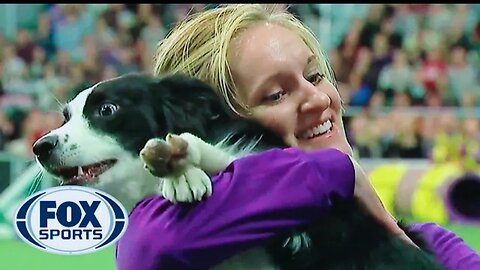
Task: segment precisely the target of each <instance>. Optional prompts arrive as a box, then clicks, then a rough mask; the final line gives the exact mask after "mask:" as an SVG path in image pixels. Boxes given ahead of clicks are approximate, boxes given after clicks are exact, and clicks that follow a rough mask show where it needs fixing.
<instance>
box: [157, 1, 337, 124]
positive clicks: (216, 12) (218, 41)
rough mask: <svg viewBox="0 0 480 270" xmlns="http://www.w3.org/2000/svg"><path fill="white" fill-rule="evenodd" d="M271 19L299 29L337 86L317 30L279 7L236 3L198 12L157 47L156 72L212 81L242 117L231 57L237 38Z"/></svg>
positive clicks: (244, 107)
mask: <svg viewBox="0 0 480 270" xmlns="http://www.w3.org/2000/svg"><path fill="white" fill-rule="evenodd" d="M262 22H269V23H274V24H277V25H280V26H283V27H286V28H288V29H290V30H292V31H295V32H296V33H297V34H298V35H299V36H300V37H301V38H302V39H303V41H304V42H305V44H306V45H307V46H308V47H309V48H310V50H311V51H312V53H313V54H315V55H316V56H317V57H318V58H319V60H320V61H319V65H320V66H319V69H320V71H321V72H322V73H324V74H325V75H326V78H327V79H328V80H329V81H330V82H331V83H333V84H334V85H336V83H335V79H334V76H333V71H332V69H331V67H330V64H329V63H328V60H327V57H325V55H324V54H323V52H322V50H321V47H320V44H319V42H318V41H317V39H316V38H315V35H314V34H313V33H312V32H311V30H310V29H309V28H308V27H307V26H305V25H304V24H303V23H302V22H301V21H300V20H299V19H297V18H296V17H295V16H294V15H292V14H291V13H289V12H287V11H285V10H279V9H278V8H276V7H275V6H274V5H264V4H230V5H224V6H221V7H218V8H215V9H211V10H206V11H202V12H198V13H195V14H193V15H191V16H189V17H188V18H187V19H185V20H184V21H183V22H181V23H179V24H178V25H177V26H176V27H175V28H174V29H173V30H172V31H171V32H170V33H169V34H168V35H167V37H166V38H165V39H163V40H161V41H160V42H159V44H158V46H157V50H156V53H155V57H154V70H153V72H154V74H155V75H160V74H165V73H178V72H180V73H185V74H188V75H191V76H194V77H196V78H199V79H200V80H203V81H205V82H207V83H209V84H210V85H211V86H212V87H213V88H214V90H215V91H216V92H217V94H219V95H221V96H223V97H224V98H225V100H226V102H227V103H228V105H229V106H230V107H231V109H232V110H233V111H234V112H236V113H237V114H239V115H245V114H248V113H249V109H248V106H247V105H246V104H243V103H242V102H241V100H240V99H239V98H238V95H237V88H236V87H235V83H234V80H233V77H232V73H231V67H230V63H229V61H228V59H229V58H228V56H229V53H230V48H231V44H232V41H233V40H234V39H235V38H236V37H237V36H238V35H239V34H240V33H241V32H242V31H244V30H246V29H247V28H249V27H250V26H252V25H255V24H258V23H262Z"/></svg>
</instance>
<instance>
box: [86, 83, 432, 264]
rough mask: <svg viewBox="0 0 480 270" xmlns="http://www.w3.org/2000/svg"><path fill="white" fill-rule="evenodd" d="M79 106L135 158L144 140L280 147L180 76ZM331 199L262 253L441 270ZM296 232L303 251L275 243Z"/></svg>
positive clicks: (97, 95) (112, 90)
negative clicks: (169, 137)
mask: <svg viewBox="0 0 480 270" xmlns="http://www.w3.org/2000/svg"><path fill="white" fill-rule="evenodd" d="M105 102H114V103H116V104H118V105H119V107H120V109H119V110H118V112H117V113H116V114H115V115H113V116H112V117H102V118H101V119H100V118H98V119H92V117H93V118H95V117H96V113H95V112H96V111H97V110H98V107H99V106H100V105H101V104H102V103H105ZM86 104H87V105H86V106H85V108H84V112H83V113H84V115H86V116H87V118H90V120H94V121H90V123H91V124H92V125H95V126H94V128H96V129H99V130H103V131H104V132H105V133H108V134H109V135H110V136H112V135H113V136H114V137H115V138H117V139H118V140H119V142H120V143H121V144H123V145H124V147H125V148H126V149H128V150H129V151H132V152H136V153H137V154H138V153H139V151H140V150H141V149H142V148H143V146H144V145H145V143H146V141H147V140H148V139H150V138H154V137H159V138H164V137H165V136H166V134H167V133H173V134H180V133H183V132H189V133H192V134H194V135H196V136H198V137H200V138H202V139H203V140H205V141H206V142H209V143H212V144H215V143H217V142H219V141H220V140H222V139H224V138H225V136H226V134H230V133H233V134H235V136H233V137H231V139H230V142H231V143H233V142H235V141H237V140H239V139H240V138H243V139H245V141H249V140H254V139H258V138H261V139H260V141H259V145H258V147H257V149H256V150H264V149H269V148H273V147H285V145H284V144H283V142H282V140H281V139H280V138H279V137H277V136H276V135H275V134H273V133H272V132H271V131H270V130H268V129H266V128H264V127H262V126H260V125H259V124H258V123H256V122H255V121H253V120H247V119H243V118H239V117H237V116H235V115H234V114H233V113H232V112H231V110H230V109H229V108H228V106H226V104H225V102H224V101H223V99H222V98H221V97H219V96H218V95H216V94H215V93H214V92H213V91H212V89H211V88H210V86H209V85H207V84H205V83H203V82H201V81H199V80H197V79H193V78H190V77H187V76H183V75H166V76H163V77H151V76H148V75H140V74H129V75H124V76H122V77H119V78H117V79H114V80H111V81H108V82H104V83H102V84H99V85H98V86H97V87H96V88H95V90H94V92H93V93H92V94H91V95H90V96H89V97H88V99H87V102H86ZM127 123H128V124H127ZM126 127H128V128H126ZM245 181H247V179H246V180H245ZM332 199H335V198H332ZM336 200H337V201H336V203H335V204H334V207H333V208H332V209H330V211H329V214H328V215H326V216H325V217H323V218H321V219H320V220H318V221H317V222H315V223H314V224H311V225H309V226H306V227H305V228H297V229H296V231H295V232H294V231H288V232H278V237H277V238H275V239H272V241H271V242H270V243H268V245H267V247H266V248H267V251H268V253H269V254H270V255H271V256H272V258H273V261H274V262H275V263H276V264H277V265H279V266H280V268H281V269H292V270H293V269H295V270H301V269H352V270H353V269H356V270H359V269H365V270H366V269H369V270H371V269H375V270H380V269H385V270H386V269H402V270H406V269H412V270H413V269H417V270H420V269H425V270H426V269H429V270H432V269H441V267H440V266H438V265H437V264H436V263H435V262H434V260H433V258H432V256H431V255H429V254H430V253H429V252H428V247H427V246H426V245H425V244H424V243H423V242H422V241H421V238H420V237H418V236H415V235H409V236H410V237H411V238H412V239H413V240H414V241H415V242H416V244H417V245H419V246H420V247H421V248H422V249H423V250H424V251H421V250H418V249H416V248H414V247H411V246H407V245H406V244H404V243H403V242H401V241H400V240H398V239H397V238H395V237H393V236H392V235H390V234H389V233H388V232H387V231H386V230H385V229H384V228H383V227H382V226H381V225H380V224H379V223H378V222H376V221H375V219H373V218H372V217H371V216H370V215H369V214H367V213H366V212H365V211H364V210H362V208H361V207H360V206H359V205H358V204H357V202H356V201H355V200H353V199H352V200H349V201H342V200H338V199H336ZM298 232H307V233H308V235H309V237H310V238H311V244H310V246H309V247H308V248H305V247H303V248H301V249H300V251H299V252H297V253H295V254H292V252H291V250H290V249H289V248H287V247H284V246H283V243H284V241H285V239H286V238H287V237H289V236H290V235H291V234H292V233H298Z"/></svg>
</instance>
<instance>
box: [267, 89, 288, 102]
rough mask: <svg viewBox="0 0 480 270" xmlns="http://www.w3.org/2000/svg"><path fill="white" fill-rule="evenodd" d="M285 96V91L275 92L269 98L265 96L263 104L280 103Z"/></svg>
mask: <svg viewBox="0 0 480 270" xmlns="http://www.w3.org/2000/svg"><path fill="white" fill-rule="evenodd" d="M283 96H285V92H284V91H278V92H275V93H273V94H270V95H268V96H265V97H264V98H263V100H262V102H276V101H279V100H281V99H282V98H283Z"/></svg>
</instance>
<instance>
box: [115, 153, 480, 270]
mask: <svg viewBox="0 0 480 270" xmlns="http://www.w3.org/2000/svg"><path fill="white" fill-rule="evenodd" d="M273 161H274V162H273ZM354 175H355V174H354V169H353V165H352V163H351V160H350V158H349V157H348V156H347V155H346V154H344V153H342V152H340V151H338V150H335V149H322V150H317V151H312V152H304V151H300V150H298V149H294V148H289V149H285V150H280V149H274V150H269V151H266V152H263V153H261V154H256V155H251V156H249V157H247V158H242V159H239V160H236V161H235V162H233V163H232V164H230V166H228V168H227V169H225V170H224V171H222V172H221V173H219V174H218V175H216V176H215V177H213V178H212V181H213V195H212V196H211V197H210V198H208V199H206V200H204V201H202V202H199V203H196V204H185V205H182V206H180V205H173V204H171V203H170V202H168V201H166V200H165V199H163V198H162V197H161V196H151V197H147V198H145V199H143V200H142V201H141V202H140V203H139V204H138V205H137V206H136V207H135V208H134V210H133V211H132V213H131V214H130V218H129V226H128V228H127V230H126V232H125V234H124V235H123V236H122V238H121V239H120V240H119V241H118V243H117V254H116V262H117V268H118V269H119V270H153V269H158V270H163V269H166V270H170V269H175V270H181V269H208V268H211V267H213V266H215V265H218V264H219V263H220V262H222V261H224V260H225V259H227V258H229V257H231V256H233V255H236V254H238V253H240V252H242V251H246V250H248V249H250V248H253V247H257V246H259V245H262V244H264V243H265V242H266V240H268V239H269V238H271V237H272V236H274V235H275V233H276V232H279V231H281V230H284V229H290V228H292V227H296V226H298V225H305V224H308V223H311V222H312V221H313V220H314V219H316V218H318V217H321V216H323V215H324V214H325V212H326V211H327V210H328V209H329V208H330V207H331V205H332V202H331V200H330V196H331V195H332V194H338V195H340V197H343V198H348V197H352V196H353V189H354V182H355V176H354ZM410 228H411V230H412V231H420V232H421V233H422V234H423V235H424V236H425V237H426V239H427V240H428V243H430V245H431V246H432V247H433V250H434V252H435V255H436V257H437V259H438V261H439V262H441V263H442V264H443V265H444V266H445V267H446V268H447V269H468V270H470V269H480V256H479V255H478V254H476V253H475V252H474V251H473V250H472V249H471V248H469V247H468V246H467V245H466V244H465V243H464V242H463V241H462V240H461V239H460V238H458V237H457V236H456V235H454V234H453V233H451V232H448V231H446V230H445V229H443V228H441V227H439V226H437V225H435V224H416V225H412V226H411V227H410Z"/></svg>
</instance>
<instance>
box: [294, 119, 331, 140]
mask: <svg viewBox="0 0 480 270" xmlns="http://www.w3.org/2000/svg"><path fill="white" fill-rule="evenodd" d="M332 128H333V124H332V121H331V120H330V119H329V120H327V121H325V122H323V123H321V124H319V125H317V126H315V127H312V128H309V129H308V130H306V131H304V132H303V133H301V134H300V135H299V136H297V137H298V138H299V139H302V140H309V139H313V138H316V137H319V136H322V135H324V134H327V133H328V132H330V131H332Z"/></svg>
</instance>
